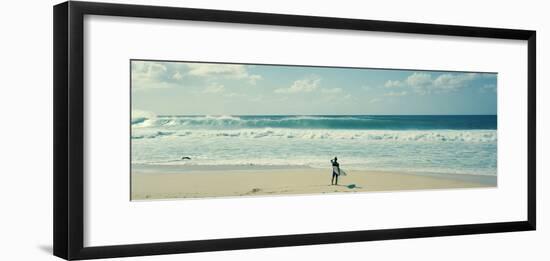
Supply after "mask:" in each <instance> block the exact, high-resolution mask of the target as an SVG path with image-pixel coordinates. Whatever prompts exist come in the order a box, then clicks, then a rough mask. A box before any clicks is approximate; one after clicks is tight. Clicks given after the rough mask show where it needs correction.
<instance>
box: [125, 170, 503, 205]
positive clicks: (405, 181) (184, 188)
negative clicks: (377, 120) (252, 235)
mask: <svg viewBox="0 0 550 261" xmlns="http://www.w3.org/2000/svg"><path fill="white" fill-rule="evenodd" d="M189 167H190V166H185V165H162V166H158V165H155V166H143V165H141V164H133V165H132V174H131V184H132V188H131V200H153V199H181V198H213V197H236V196H269V195H292V194H294V195H300V194H325V193H340V192H343V193H349V192H372V191H410V190H429V189H456V188H481V187H496V186H497V177H496V176H488V175H472V174H444V173H425V172H419V173H413V172H399V171H375V170H346V171H347V172H348V175H347V176H340V178H339V185H337V186H333V185H330V182H331V170H330V169H329V168H327V169H316V168H311V167H307V166H298V167H297V166H283V167H281V166H261V167H258V166H244V167H246V168H236V169H227V166H200V167H199V166H193V168H189ZM197 167H199V168H197ZM264 167H268V168H264Z"/></svg>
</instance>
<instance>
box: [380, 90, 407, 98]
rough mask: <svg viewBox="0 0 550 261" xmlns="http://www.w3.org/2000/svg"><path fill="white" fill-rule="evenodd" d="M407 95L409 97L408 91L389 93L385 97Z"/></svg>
mask: <svg viewBox="0 0 550 261" xmlns="http://www.w3.org/2000/svg"><path fill="white" fill-rule="evenodd" d="M405 95H407V91H401V92H388V93H385V94H384V96H390V97H397V96H405Z"/></svg>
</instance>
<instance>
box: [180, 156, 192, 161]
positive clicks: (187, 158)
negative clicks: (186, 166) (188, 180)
mask: <svg viewBox="0 0 550 261" xmlns="http://www.w3.org/2000/svg"><path fill="white" fill-rule="evenodd" d="M181 159H182V160H190V159H191V158H189V157H187V156H184V157H181Z"/></svg>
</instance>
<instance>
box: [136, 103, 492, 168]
mask: <svg viewBox="0 0 550 261" xmlns="http://www.w3.org/2000/svg"><path fill="white" fill-rule="evenodd" d="M131 124H132V128H131V132H132V133H131V143H132V163H133V164H144V165H152V166H154V165H187V166H251V165H252V166H258V167H261V166H265V167H276V166H281V167H282V166H285V167H288V166H300V167H312V168H326V169H330V159H331V158H334V157H335V156H337V157H338V161H339V162H340V164H341V167H342V168H343V169H346V170H354V169H360V170H382V171H401V172H415V173H418V172H423V173H441V174H445V173H448V174H464V175H491V176H496V175H497V116H496V115H444V116H443V115H442V116H440V115H437V116H436V115H430V116H411V115H392V116H372V115H338V116H333V115H325V116H324V115H300V116H298V115H277V116H269V115H255V116H234V115H232V116H208V115H197V116H179V115H158V116H157V115H153V114H150V113H133V115H132V122H131ZM182 157H189V158H191V159H190V160H182V159H181V158H182Z"/></svg>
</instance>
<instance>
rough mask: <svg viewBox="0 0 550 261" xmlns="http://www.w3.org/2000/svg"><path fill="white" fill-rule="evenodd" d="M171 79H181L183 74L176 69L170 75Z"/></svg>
mask: <svg viewBox="0 0 550 261" xmlns="http://www.w3.org/2000/svg"><path fill="white" fill-rule="evenodd" d="M172 79H174V80H177V81H179V80H181V79H183V75H182V74H181V73H180V72H179V71H177V72H176V73H174V75H172Z"/></svg>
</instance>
